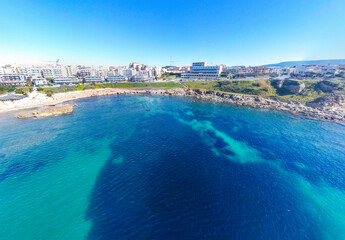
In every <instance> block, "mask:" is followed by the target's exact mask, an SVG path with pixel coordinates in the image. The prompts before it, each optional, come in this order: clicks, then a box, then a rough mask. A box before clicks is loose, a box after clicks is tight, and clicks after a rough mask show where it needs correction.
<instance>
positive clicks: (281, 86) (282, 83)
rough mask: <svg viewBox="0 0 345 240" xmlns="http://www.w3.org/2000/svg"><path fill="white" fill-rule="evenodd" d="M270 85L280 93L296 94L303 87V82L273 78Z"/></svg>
mask: <svg viewBox="0 0 345 240" xmlns="http://www.w3.org/2000/svg"><path fill="white" fill-rule="evenodd" d="M272 86H273V87H275V88H276V89H277V90H279V91H280V92H281V93H282V94H298V93H301V92H302V91H303V90H304V89H305V84H304V83H300V82H298V81H293V80H275V81H272Z"/></svg>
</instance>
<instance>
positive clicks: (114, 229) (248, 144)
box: [0, 95, 345, 239]
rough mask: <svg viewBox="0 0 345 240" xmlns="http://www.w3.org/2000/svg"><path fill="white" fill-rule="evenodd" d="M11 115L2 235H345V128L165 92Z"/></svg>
mask: <svg viewBox="0 0 345 240" xmlns="http://www.w3.org/2000/svg"><path fill="white" fill-rule="evenodd" d="M76 102H77V103H78V104H80V105H81V108H76V109H75V112H74V113H73V114H72V115H66V116H59V117H54V118H47V119H39V120H35V119H31V120H18V119H15V118H13V113H11V114H3V115H0V193H1V194H0V239H345V127H344V126H342V125H339V124H336V123H331V122H321V121H315V120H308V119H303V118H300V117H294V116H292V115H290V114H287V113H280V112H273V111H267V110H255V109H248V108H238V107H233V106H230V105H226V104H219V103H210V102H202V101H194V100H191V99H189V98H178V97H160V96H139V95H137V96H107V97H97V98H89V99H81V100H77V101H76Z"/></svg>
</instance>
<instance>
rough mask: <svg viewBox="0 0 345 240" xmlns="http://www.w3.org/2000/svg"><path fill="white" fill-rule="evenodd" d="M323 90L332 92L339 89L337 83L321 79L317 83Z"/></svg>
mask: <svg viewBox="0 0 345 240" xmlns="http://www.w3.org/2000/svg"><path fill="white" fill-rule="evenodd" d="M316 86H317V87H318V88H319V89H320V90H321V91H323V92H327V93H331V92H334V91H335V90H337V89H338V86H337V84H335V83H332V82H330V81H321V82H318V83H317V85H316Z"/></svg>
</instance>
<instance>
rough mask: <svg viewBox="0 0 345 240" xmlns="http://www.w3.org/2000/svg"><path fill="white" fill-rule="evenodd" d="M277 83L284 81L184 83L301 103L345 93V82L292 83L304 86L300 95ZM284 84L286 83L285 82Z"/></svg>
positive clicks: (193, 87)
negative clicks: (329, 94)
mask: <svg viewBox="0 0 345 240" xmlns="http://www.w3.org/2000/svg"><path fill="white" fill-rule="evenodd" d="M277 81H283V80H256V81H252V80H241V81H195V82H183V83H184V84H185V85H186V86H187V87H188V88H190V89H201V90H210V91H219V92H224V93H235V94H246V95H254V96H261V97H279V98H283V99H289V100H295V101H300V102H309V101H313V100H315V99H317V98H319V97H322V96H324V95H326V94H327V93H330V92H336V93H345V82H341V81H324V82H322V83H323V84H324V85H327V86H329V87H328V89H327V87H322V84H320V83H321V82H320V81H290V80H289V83H290V84H291V83H292V84H294V83H295V84H296V85H301V86H302V85H303V88H301V91H300V92H298V93H291V92H288V91H283V89H281V88H279V87H278V85H279V84H278V83H277ZM285 81H287V80H285ZM283 82H284V81H283Z"/></svg>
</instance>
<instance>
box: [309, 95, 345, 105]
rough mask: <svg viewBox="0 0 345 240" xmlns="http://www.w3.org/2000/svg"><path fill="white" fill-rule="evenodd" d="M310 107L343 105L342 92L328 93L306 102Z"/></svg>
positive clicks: (344, 98)
mask: <svg viewBox="0 0 345 240" xmlns="http://www.w3.org/2000/svg"><path fill="white" fill-rule="evenodd" d="M307 105H308V106H311V107H345V95H344V94H329V95H326V96H323V97H320V98H318V99H316V100H314V101H312V102H309V103H308V104H307Z"/></svg>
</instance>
